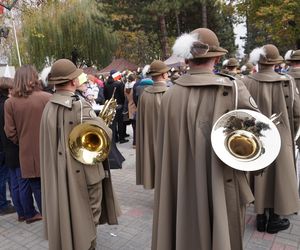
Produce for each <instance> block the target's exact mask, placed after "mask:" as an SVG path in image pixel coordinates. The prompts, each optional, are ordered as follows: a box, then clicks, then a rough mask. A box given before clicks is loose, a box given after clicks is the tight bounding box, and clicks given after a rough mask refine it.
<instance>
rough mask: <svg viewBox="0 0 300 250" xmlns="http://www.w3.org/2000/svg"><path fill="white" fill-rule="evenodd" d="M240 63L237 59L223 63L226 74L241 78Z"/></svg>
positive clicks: (230, 59)
mask: <svg viewBox="0 0 300 250" xmlns="http://www.w3.org/2000/svg"><path fill="white" fill-rule="evenodd" d="M239 65H240V64H239V62H238V60H237V59H236V58H233V57H232V58H229V59H226V60H224V61H223V72H224V73H225V74H228V75H231V76H234V77H236V78H240V74H239V73H238V67H239Z"/></svg>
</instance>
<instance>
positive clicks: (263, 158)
mask: <svg viewBox="0 0 300 250" xmlns="http://www.w3.org/2000/svg"><path fill="white" fill-rule="evenodd" d="M277 118H278V116H273V117H271V118H270V119H269V118H268V117H266V116H265V115H263V114H261V113H259V112H255V111H252V110H247V109H237V110H232V111H230V112H228V113H226V114H224V115H222V116H221V117H220V118H219V119H218V120H217V121H216V123H215V124H214V126H213V128H212V132H211V143H212V147H213V150H214V152H215V153H216V155H217V156H218V157H219V158H220V159H221V160H222V161H223V162H224V163H225V164H226V165H228V166H230V167H232V168H234V169H237V170H242V171H256V170H260V169H263V168H265V167H267V166H269V165H270V164H271V163H272V162H273V161H274V160H275V159H276V157H277V156H278V154H279V151H280V147H281V139H280V134H279V132H278V129H277V127H276V125H275V123H277V124H278V122H277V121H275V120H276V119H277Z"/></svg>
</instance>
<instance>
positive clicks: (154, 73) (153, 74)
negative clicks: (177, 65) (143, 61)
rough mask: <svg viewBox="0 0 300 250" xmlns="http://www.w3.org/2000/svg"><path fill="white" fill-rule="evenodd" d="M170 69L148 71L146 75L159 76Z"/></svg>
mask: <svg viewBox="0 0 300 250" xmlns="http://www.w3.org/2000/svg"><path fill="white" fill-rule="evenodd" d="M170 69H171V68H169V67H166V68H163V69H161V70H160V71H150V72H149V73H148V74H149V75H150V76H159V75H161V74H164V73H167V72H168V71H170Z"/></svg>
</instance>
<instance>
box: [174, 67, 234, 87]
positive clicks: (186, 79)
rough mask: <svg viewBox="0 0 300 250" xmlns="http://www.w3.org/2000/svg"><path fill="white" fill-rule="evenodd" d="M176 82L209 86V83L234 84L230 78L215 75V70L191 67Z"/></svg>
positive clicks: (183, 84) (182, 84) (186, 84)
mask: <svg viewBox="0 0 300 250" xmlns="http://www.w3.org/2000/svg"><path fill="white" fill-rule="evenodd" d="M175 83H176V84H178V85H181V86H190V87H193V86H207V85H222V86H232V82H231V81H230V79H229V78H226V77H222V76H219V75H215V74H214V73H213V72H210V71H208V70H202V69H197V70H196V69H191V70H189V72H188V73H187V74H185V75H183V76H181V77H179V78H178V79H177V80H176V81H175Z"/></svg>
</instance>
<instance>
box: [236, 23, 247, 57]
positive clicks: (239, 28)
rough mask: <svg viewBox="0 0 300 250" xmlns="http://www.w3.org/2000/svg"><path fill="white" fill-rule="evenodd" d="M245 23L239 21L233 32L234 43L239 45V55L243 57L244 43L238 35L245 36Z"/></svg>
mask: <svg viewBox="0 0 300 250" xmlns="http://www.w3.org/2000/svg"><path fill="white" fill-rule="evenodd" d="M246 31H247V29H246V24H245V23H241V24H237V25H235V26H234V33H235V44H237V45H238V46H239V49H238V51H239V53H240V56H241V57H243V55H244V49H243V46H244V43H245V40H242V39H240V37H245V36H246Z"/></svg>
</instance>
